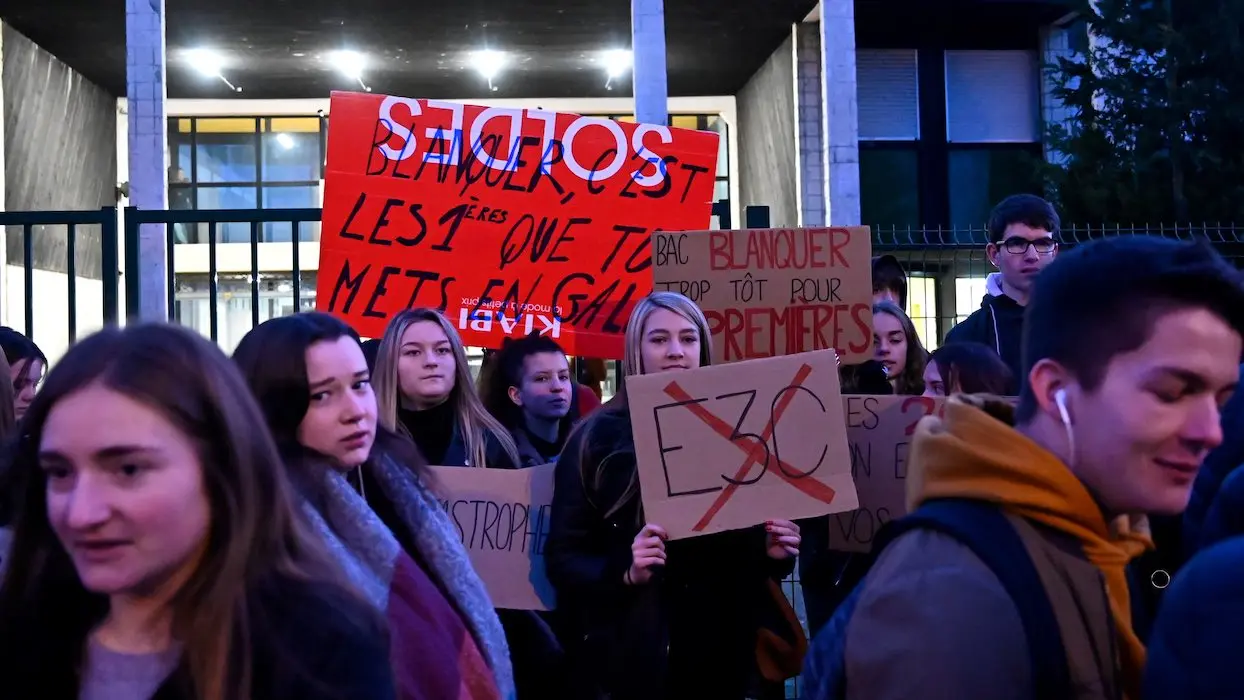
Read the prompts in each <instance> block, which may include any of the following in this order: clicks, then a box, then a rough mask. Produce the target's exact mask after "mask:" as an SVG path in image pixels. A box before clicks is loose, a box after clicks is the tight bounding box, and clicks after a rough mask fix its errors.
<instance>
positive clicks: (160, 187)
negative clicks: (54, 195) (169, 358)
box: [125, 0, 172, 321]
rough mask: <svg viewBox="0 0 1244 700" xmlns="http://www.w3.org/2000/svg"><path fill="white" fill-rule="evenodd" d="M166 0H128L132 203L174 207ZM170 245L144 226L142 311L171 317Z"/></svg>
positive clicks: (160, 230) (150, 317) (147, 316)
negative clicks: (170, 182)
mask: <svg viewBox="0 0 1244 700" xmlns="http://www.w3.org/2000/svg"><path fill="white" fill-rule="evenodd" d="M164 59H165V46H164V0H125V66H126V89H125V95H126V106H127V109H128V110H129V115H128V117H129V139H128V143H129V175H130V178H129V179H130V203H131V204H132V205H133V206H136V207H139V208H140V209H148V210H158V209H167V208H168V120H167V119H166V116H165V112H164V101H165V97H166V91H165V84H164V77H165V71H164ZM167 252H168V251H167V246H166V237H165V233H164V227H163V226H160V225H147V226H143V227H142V230H141V231H140V233H139V243H138V260H139V265H138V269H137V270H126V274H137V275H139V288H140V291H141V307H140V309H141V316H142V318H143V320H145V321H160V320H168V278H167V275H168V274H171V273H172V270H168V269H166V268H167V265H166V264H165V262H166V260H167Z"/></svg>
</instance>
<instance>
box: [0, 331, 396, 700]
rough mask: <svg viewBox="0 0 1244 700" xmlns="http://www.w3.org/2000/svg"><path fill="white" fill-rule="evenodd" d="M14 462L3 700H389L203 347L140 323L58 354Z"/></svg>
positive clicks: (370, 653)
mask: <svg viewBox="0 0 1244 700" xmlns="http://www.w3.org/2000/svg"><path fill="white" fill-rule="evenodd" d="M13 458H14V461H13V467H12V468H13V469H14V470H15V471H14V473H15V475H16V476H17V478H18V483H19V493H20V495H21V500H20V503H19V505H18V509H17V517H16V525H15V530H14V538H13V547H12V550H11V553H10V561H9V562H8V566H7V570H6V574H5V578H4V581H3V584H2V585H0V630H3V633H0V678H3V679H4V683H5V686H6V688H7V689H8V692H6V693H5V694H6V695H10V694H11V695H13V696H15V697H38V698H40V700H78V699H79V698H119V697H124V698H127V700H128V699H129V698H134V699H135V700H143V699H144V698H157V699H159V700H183V699H185V700H265V699H267V698H298V699H299V700H311V699H315V700H330V699H332V700H346V699H350V700H374V699H376V698H379V699H382V700H384V699H391V698H393V697H394V690H393V680H392V676H391V673H390V670H389V665H388V663H387V662H386V657H387V643H386V635H385V632H384V628H383V624H382V622H381V621H380V619H379V618H378V616H376V615H375V614H374V613H373V612H372V611H371V609H370V608H369V607H368V606H367V605H366V604H365V603H364V602H363V600H362V599H361V598H360V597H357V596H356V594H355V593H353V591H351V590H350V589H347V588H346V587H345V586H344V585H343V584H340V583H338V582H337V576H338V570H337V568H336V567H335V566H334V565H333V564H332V563H331V561H330V560H329V559H328V558H327V555H326V554H324V553H323V552H321V551H320V547H319V545H318V543H317V540H316V539H315V538H314V537H313V536H311V535H310V534H308V533H307V532H306V530H305V526H304V525H303V524H302V523H303V521H302V520H301V518H300V517H299V516H298V515H297V514H296V510H295V501H294V498H293V496H292V491H291V489H290V486H289V484H288V483H287V481H286V478H285V470H284V467H283V466H282V464H281V460H280V458H279V456H278V455H277V451H276V447H275V445H274V444H273V442H272V438H271V437H270V436H269V434H268V431H267V430H266V428H265V427H264V421H263V416H262V414H261V413H260V412H259V409H258V407H257V406H256V405H255V401H254V399H253V398H252V397H251V395H250V392H249V391H248V390H247V388H246V385H245V384H244V383H243V381H242V378H241V377H240V375H239V374H238V372H237V370H236V369H235V368H234V367H233V365H232V364H231V363H230V362H229V360H228V359H227V358H226V357H225V356H224V355H223V354H222V353H221V352H220V350H219V349H218V348H217V347H216V346H215V345H213V344H211V343H210V342H208V341H207V340H205V339H204V338H202V337H199V336H197V335H195V334H194V333H192V332H190V331H187V330H184V329H181V328H177V327H174V326H166V325H140V326H132V327H129V328H126V329H125V330H117V329H108V330H104V331H101V332H99V333H97V334H95V335H93V336H91V337H90V338H87V339H86V340H84V341H82V342H81V343H78V344H77V345H75V346H73V347H71V348H70V349H69V352H68V353H67V354H66V355H65V356H64V357H63V358H62V359H61V360H60V362H59V363H58V364H57V366H56V368H55V369H54V370H53V371H52V372H51V373H50V375H49V376H48V378H47V381H46V385H45V386H44V388H43V389H42V390H41V391H40V392H39V393H38V394H37V395H36V397H35V399H34V401H33V403H32V404H31V405H30V408H29V410H28V411H27V413H26V415H25V418H24V419H23V422H22V436H21V439H20V441H19V442H18V444H17V446H16V451H15V454H14V457H13Z"/></svg>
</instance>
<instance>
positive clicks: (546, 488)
mask: <svg viewBox="0 0 1244 700" xmlns="http://www.w3.org/2000/svg"><path fill="white" fill-rule="evenodd" d="M432 471H433V473H434V474H435V476H436V479H437V481H438V483H439V486H440V488H439V491H440V493H441V495H442V496H444V498H443V499H442V500H441V507H442V508H444V509H445V512H447V513H448V514H449V519H450V520H452V521H453V523H454V526H455V527H457V528H458V533H459V534H460V535H461V536H462V544H463V546H465V547H466V549H467V552H468V553H469V554H470V555H471V564H472V565H474V566H475V572H476V573H478V574H479V577H480V578H481V579H482V580H483V581H484V586H485V587H486V588H487V589H488V595H489V597H491V598H492V603H493V605H495V606H496V607H498V608H505V609H510V610H552V609H553V608H554V594H553V586H552V584H550V583H549V580H548V576H547V575H546V574H545V572H544V543H545V541H546V540H547V539H548V536H549V511H550V510H551V509H552V507H553V465H552V464H544V465H541V466H538V467H530V468H527V469H478V468H475V469H473V468H471V467H432Z"/></svg>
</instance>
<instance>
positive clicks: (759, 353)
mask: <svg viewBox="0 0 1244 700" xmlns="http://www.w3.org/2000/svg"><path fill="white" fill-rule="evenodd" d="M652 256H653V282H654V287H655V288H656V289H658V290H669V291H674V292H680V293H682V294H684V295H686V296H688V297H690V298H691V300H692V301H694V302H696V303H697V304H699V305H700V308H701V309H703V310H704V315H705V316H706V317H707V318H708V325H709V331H710V332H712V334H713V359H714V361H715V362H734V361H736V360H749V359H753V358H757V357H773V356H775V355H789V354H792V353H796V352H806V351H810V350H821V349H824V348H834V349H836V350H837V351H838V355H839V356H840V357H841V358H842V361H843V362H844V363H847V364H854V363H857V362H863V361H865V360H869V359H872V356H873V342H872V337H873V332H872V298H873V287H872V264H871V259H872V238H871V236H870V233H869V229H868V227H867V226H853V227H838V228H803V229H798V228H797V229H747V230H740V231H702V232H696V233H657V234H654V235H653V236H652Z"/></svg>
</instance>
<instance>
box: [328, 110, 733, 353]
mask: <svg viewBox="0 0 1244 700" xmlns="http://www.w3.org/2000/svg"><path fill="white" fill-rule="evenodd" d="M717 148H718V136H717V135H716V134H714V133H710V132H702V131H690V130H686V129H675V128H671V127H666V126H656V125H648V124H630V123H624V122H615V121H612V120H610V119H605V118H600V117H582V116H578V115H574V114H561V113H554V112H544V111H540V110H533V109H520V108H509V107H487V108H486V107H481V106H476V105H464V104H459V103H455V102H440V101H436V100H414V99H408V98H404V97H389V96H384V95H371V94H367V95H364V94H355V93H333V96H332V105H331V118H330V121H329V129H328V166H327V172H326V174H325V184H324V217H323V233H322V236H321V240H320V266H319V281H318V284H317V289H316V292H317V297H316V308H317V309H319V310H321V311H328V312H330V313H333V314H336V315H337V316H339V317H341V318H342V319H344V320H345V321H346V322H348V323H350V324H351V325H352V326H354V328H355V329H356V330H358V332H359V333H360V334H362V335H363V336H367V337H379V336H380V335H382V334H383V333H384V328H385V324H386V323H387V322H388V319H389V317H390V316H392V315H393V314H394V313H396V312H398V311H401V310H403V309H407V308H412V307H419V306H427V307H433V308H438V309H441V310H442V311H443V312H444V313H445V315H446V316H447V317H448V318H449V319H450V321H451V322H452V323H453V324H454V325H456V326H457V327H458V330H459V332H461V334H462V337H463V340H464V341H465V342H466V344H468V345H475V346H481V347H491V348H498V347H500V346H501V344H502V342H503V341H504V339H505V338H506V337H507V336H509V337H519V336H522V335H527V334H529V333H532V332H533V331H539V332H540V333H543V334H546V335H549V336H551V337H553V338H554V339H556V340H557V341H558V342H559V343H561V345H562V347H563V348H565V350H566V351H567V352H568V353H569V354H571V355H578V356H582V357H599V358H608V359H620V358H621V357H622V333H623V331H624V329H625V328H626V321H627V319H628V318H630V314H631V310H632V309H633V308H634V306H635V303H636V302H637V301H638V300H639V299H640V298H642V297H643V296H644V295H646V294H648V293H649V292H650V291H652V256H651V250H650V246H649V241H650V240H651V236H652V233H653V232H654V231H660V230H667V231H679V230H696V229H704V228H707V227H708V224H709V222H710V216H711V213H710V210H711V207H712V200H713V190H714V184H715V178H716V170H717Z"/></svg>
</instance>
